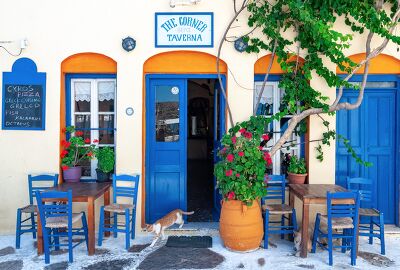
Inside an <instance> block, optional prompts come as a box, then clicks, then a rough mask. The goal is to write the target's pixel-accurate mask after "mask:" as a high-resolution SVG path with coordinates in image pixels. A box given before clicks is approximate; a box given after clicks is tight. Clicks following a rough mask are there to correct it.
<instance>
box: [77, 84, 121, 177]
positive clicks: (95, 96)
mask: <svg viewBox="0 0 400 270" xmlns="http://www.w3.org/2000/svg"><path fill="white" fill-rule="evenodd" d="M115 97H116V80H115V79H71V124H72V125H73V126H75V128H76V129H77V130H81V131H83V134H84V135H83V136H84V138H85V139H90V141H91V143H93V142H95V144H97V145H98V146H99V147H104V146H110V147H113V148H115V136H114V135H115V104H116V102H115V100H116V99H115ZM80 165H81V166H82V169H83V170H82V172H83V175H82V176H83V177H82V178H84V179H85V178H86V179H95V178H96V168H97V161H96V160H92V161H84V162H82V163H81V164H80Z"/></svg>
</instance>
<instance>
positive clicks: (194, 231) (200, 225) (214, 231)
mask: <svg viewBox="0 0 400 270" xmlns="http://www.w3.org/2000/svg"><path fill="white" fill-rule="evenodd" d="M165 234H166V235H193V236H203V235H208V236H218V235H219V222H189V223H185V225H183V227H182V228H181V229H179V226H178V225H174V226H172V227H170V228H168V229H166V230H165Z"/></svg>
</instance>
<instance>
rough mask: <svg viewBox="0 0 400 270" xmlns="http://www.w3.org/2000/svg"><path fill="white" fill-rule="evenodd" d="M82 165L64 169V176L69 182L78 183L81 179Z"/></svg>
mask: <svg viewBox="0 0 400 270" xmlns="http://www.w3.org/2000/svg"><path fill="white" fill-rule="evenodd" d="M81 176H82V167H70V168H69V169H67V170H63V178H64V181H65V182H67V183H76V182H79V181H80V180H81Z"/></svg>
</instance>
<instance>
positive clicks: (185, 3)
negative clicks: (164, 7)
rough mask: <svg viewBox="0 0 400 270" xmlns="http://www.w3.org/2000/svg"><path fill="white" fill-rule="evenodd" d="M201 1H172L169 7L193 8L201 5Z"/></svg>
mask: <svg viewBox="0 0 400 270" xmlns="http://www.w3.org/2000/svg"><path fill="white" fill-rule="evenodd" d="M200 2H201V0H170V2H169V6H170V7H172V8H174V7H175V6H192V5H197V4H198V3H200Z"/></svg>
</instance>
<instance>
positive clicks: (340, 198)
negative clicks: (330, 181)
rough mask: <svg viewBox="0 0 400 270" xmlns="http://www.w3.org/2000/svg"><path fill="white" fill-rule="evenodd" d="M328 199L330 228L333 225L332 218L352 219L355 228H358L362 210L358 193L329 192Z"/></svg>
mask: <svg viewBox="0 0 400 270" xmlns="http://www.w3.org/2000/svg"><path fill="white" fill-rule="evenodd" d="M326 198H327V202H326V203H327V212H328V225H329V226H331V225H332V218H352V219H353V225H354V228H357V226H358V210H359V208H360V194H359V193H358V192H352V191H350V192H336V193H330V192H328V193H327V196H326Z"/></svg>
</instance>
